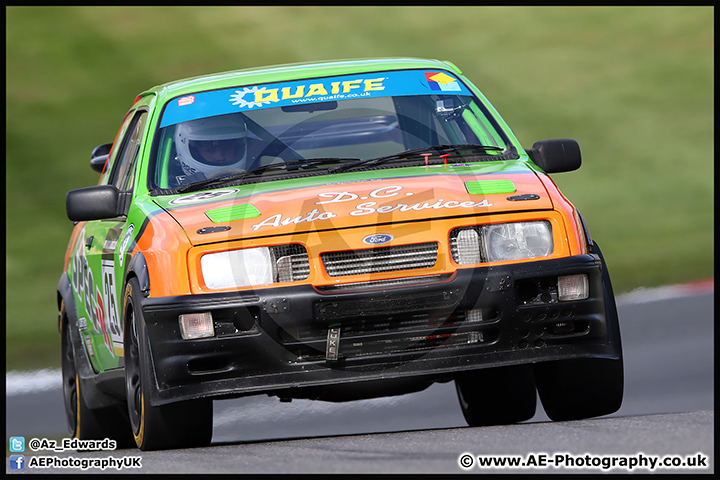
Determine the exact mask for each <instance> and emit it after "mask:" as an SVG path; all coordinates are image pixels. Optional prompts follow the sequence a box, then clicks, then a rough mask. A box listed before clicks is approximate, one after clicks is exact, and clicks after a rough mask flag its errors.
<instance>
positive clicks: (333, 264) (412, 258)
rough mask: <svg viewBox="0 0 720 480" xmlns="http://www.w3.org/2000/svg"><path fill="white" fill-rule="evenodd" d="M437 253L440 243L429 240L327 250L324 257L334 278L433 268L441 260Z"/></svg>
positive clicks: (325, 263) (326, 265) (327, 268)
mask: <svg viewBox="0 0 720 480" xmlns="http://www.w3.org/2000/svg"><path fill="white" fill-rule="evenodd" d="M437 254H438V243H437V242H428V243H418V244H414V245H401V246H398V247H381V248H370V249H367V250H355V251H353V250H348V251H344V252H326V253H322V254H321V255H320V258H321V259H322V261H323V264H324V265H325V269H326V270H327V272H328V274H329V275H330V276H331V277H342V276H347V275H358V274H363V273H381V272H396V271H400V270H412V269H416V268H431V267H433V266H435V263H436V262H437Z"/></svg>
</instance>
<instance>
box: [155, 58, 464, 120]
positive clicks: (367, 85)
mask: <svg viewBox="0 0 720 480" xmlns="http://www.w3.org/2000/svg"><path fill="white" fill-rule="evenodd" d="M441 93H449V94H453V95H470V96H471V95H472V93H470V90H468V88H467V87H466V86H465V85H464V84H463V83H462V82H461V81H460V80H458V79H457V77H455V76H453V75H452V74H450V73H449V72H444V71H425V70H400V71H392V72H373V73H364V74H356V75H343V76H337V77H326V78H315V79H308V80H300V81H294V82H281V83H272V84H265V85H254V86H244V87H233V88H226V89H222V90H213V91H209V92H200V93H195V94H192V95H185V96H183V97H179V98H176V99H173V100H171V101H170V102H169V103H168V104H167V106H166V108H165V112H164V113H163V117H162V121H161V123H160V127H167V126H169V125H174V124H177V123H180V122H186V121H189V120H195V119H198V118H203V117H211V116H215V115H225V114H229V113H236V112H243V111H250V110H260V109H263V108H274V107H283V106H290V105H298V104H303V103H318V102H329V101H338V100H350V99H361V98H377V97H394V96H405V95H433V94H441Z"/></svg>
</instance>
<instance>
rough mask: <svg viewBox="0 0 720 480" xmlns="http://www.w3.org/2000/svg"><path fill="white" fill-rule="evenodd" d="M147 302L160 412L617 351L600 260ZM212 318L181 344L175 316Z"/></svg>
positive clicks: (548, 262)
mask: <svg viewBox="0 0 720 480" xmlns="http://www.w3.org/2000/svg"><path fill="white" fill-rule="evenodd" d="M580 273H584V274H586V275H587V276H588V280H589V287H590V296H589V298H587V299H586V300H581V301H572V302H559V301H558V299H557V277H558V276H562V275H569V274H580ZM142 304H143V313H144V316H145V322H146V324H147V328H148V333H149V336H150V343H151V351H152V361H153V371H154V374H155V377H156V381H157V386H158V388H157V391H156V392H154V393H155V394H154V395H153V396H152V397H151V399H150V401H151V403H152V404H153V405H159V404H164V403H170V402H175V401H180V400H187V399H193V398H200V397H216V398H217V397H232V396H241V395H249V394H258V393H268V394H271V395H272V394H277V395H280V396H288V397H292V396H295V395H293V392H296V393H297V394H298V396H303V395H302V394H301V390H302V389H306V388H307V387H312V388H314V389H315V390H317V389H318V388H320V389H323V388H332V387H333V386H338V385H343V384H348V383H351V382H365V381H378V380H381V381H387V380H391V379H400V378H405V379H410V378H419V379H424V380H427V381H439V380H447V379H451V378H453V376H454V375H455V374H456V373H458V372H461V371H465V370H473V369H479V368H486V367H492V366H503V365H514V364H527V363H536V362H542V361H551V360H561V359H570V358H588V357H598V358H618V357H619V353H620V344H619V331H618V326H617V322H616V321H614V322H612V321H611V322H608V321H606V305H605V301H604V300H603V285H602V262H601V260H600V258H599V257H598V256H597V255H579V256H575V257H570V258H564V259H554V260H544V261H538V262H530V263H521V264H515V265H504V266H497V267H485V268H463V269H458V270H457V272H456V273H455V274H453V275H451V276H449V277H447V278H440V279H435V280H434V281H432V282H431V283H426V284H415V285H409V286H397V287H391V286H384V287H383V288H377V289H374V290H337V291H322V292H321V291H318V290H316V289H315V288H313V287H312V286H309V285H303V286H298V287H285V288H274V289H273V288H271V289H262V290H257V291H254V292H237V293H223V294H210V295H193V296H184V297H174V298H157V299H154V298H147V299H143V301H142ZM612 308H614V303H612ZM208 311H210V312H212V315H213V321H214V324H215V337H213V338H205V339H199V340H183V339H182V338H181V336H180V331H179V326H178V316H179V315H180V314H184V313H197V312H208ZM469 312H470V313H469ZM480 312H481V313H480ZM611 318H616V317H615V316H614V315H613V316H611ZM330 329H333V330H332V331H333V335H335V334H336V333H337V334H338V335H339V349H338V351H337V352H338V359H337V361H329V360H328V359H329V358H332V352H328V342H329V340H328V333H329V331H330ZM331 341H332V340H331ZM398 381H399V380H398Z"/></svg>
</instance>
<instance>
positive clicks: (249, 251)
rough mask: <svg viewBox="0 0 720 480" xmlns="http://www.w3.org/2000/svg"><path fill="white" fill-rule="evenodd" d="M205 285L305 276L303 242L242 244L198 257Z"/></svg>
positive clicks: (242, 284)
mask: <svg viewBox="0 0 720 480" xmlns="http://www.w3.org/2000/svg"><path fill="white" fill-rule="evenodd" d="M200 267H201V269H202V275H203V279H204V280H205V285H206V286H207V287H208V288H211V289H213V290H220V289H224V288H239V287H250V286H253V285H263V284H268V283H275V282H292V281H297V280H304V279H306V278H307V277H308V275H309V273H310V268H309V260H308V255H307V251H306V250H305V248H304V247H303V246H302V245H281V246H275V247H260V248H245V249H242V250H230V251H227V252H217V253H209V254H206V255H203V256H202V258H201V259H200Z"/></svg>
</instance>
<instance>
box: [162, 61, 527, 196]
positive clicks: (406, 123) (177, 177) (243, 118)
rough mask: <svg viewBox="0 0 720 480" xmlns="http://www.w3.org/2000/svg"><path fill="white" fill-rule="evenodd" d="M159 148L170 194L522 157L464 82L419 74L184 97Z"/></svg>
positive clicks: (169, 113)
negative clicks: (400, 165) (211, 185)
mask: <svg viewBox="0 0 720 480" xmlns="http://www.w3.org/2000/svg"><path fill="white" fill-rule="evenodd" d="M157 139H158V140H157V143H156V148H155V152H156V158H155V159H154V162H153V166H154V171H153V175H152V179H153V180H152V182H153V187H154V188H160V189H176V188H179V187H181V189H185V187H187V186H192V185H195V184H197V185H198V186H200V185H204V184H206V183H208V179H221V180H222V179H225V178H227V179H233V180H237V179H239V178H243V177H253V178H257V177H258V176H271V175H277V174H279V173H282V174H287V173H291V172H293V171H298V170H300V171H303V172H306V171H308V169H314V170H318V169H322V170H324V171H327V172H329V173H332V172H334V171H338V170H339V168H338V166H341V167H340V168H342V169H349V168H357V167H359V166H360V165H363V166H371V165H372V164H373V163H380V160H382V161H384V162H385V163H387V164H389V163H390V162H391V161H393V162H394V161H399V160H401V161H404V162H407V161H409V160H414V161H423V162H424V161H425V159H427V158H428V157H429V156H430V157H434V158H433V160H438V157H439V156H440V155H442V154H443V153H448V154H450V155H451V156H450V158H451V161H452V162H453V163H455V162H458V161H462V162H468V161H483V160H485V161H487V160H492V159H493V157H496V158H497V159H506V158H507V154H508V153H509V152H511V151H513V149H512V146H511V145H510V143H509V141H508V140H507V138H506V137H505V135H504V134H503V133H502V131H501V130H500V128H499V127H498V126H497V125H496V123H495V121H494V120H493V119H492V117H491V116H490V115H489V114H487V112H486V110H485V109H484V107H483V106H482V105H481V104H480V103H479V101H477V99H476V98H475V97H474V96H473V95H472V93H471V92H470V91H469V90H468V89H467V87H466V86H465V85H463V84H462V83H461V82H460V81H459V80H458V79H457V78H455V77H453V76H451V75H450V74H449V73H446V72H428V71H417V70H408V71H397V72H380V73H374V74H365V75H350V76H342V77H329V78H322V79H312V80H303V81H296V82H287V83H282V84H272V85H263V86H254V87H236V88H231V89H224V90H216V91H212V92H201V93H198V94H195V95H189V96H185V97H181V98H178V99H174V100H172V101H171V102H169V103H168V104H167V106H166V108H165V111H164V112H163V117H162V120H161V124H160V131H159V135H158V137H157ZM451 146H463V147H465V148H463V149H458V148H453V149H450V148H449V147H451ZM475 146H477V147H478V148H472V147H475ZM423 149H428V150H427V153H428V154H431V155H427V154H425V155H423V154H422V151H423ZM443 149H447V150H443ZM405 152H407V155H403V153H405ZM503 154H505V155H504V156H503ZM459 157H462V158H459ZM481 157H482V158H481ZM374 159H378V161H377V162H374ZM445 161H446V162H447V158H445Z"/></svg>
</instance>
